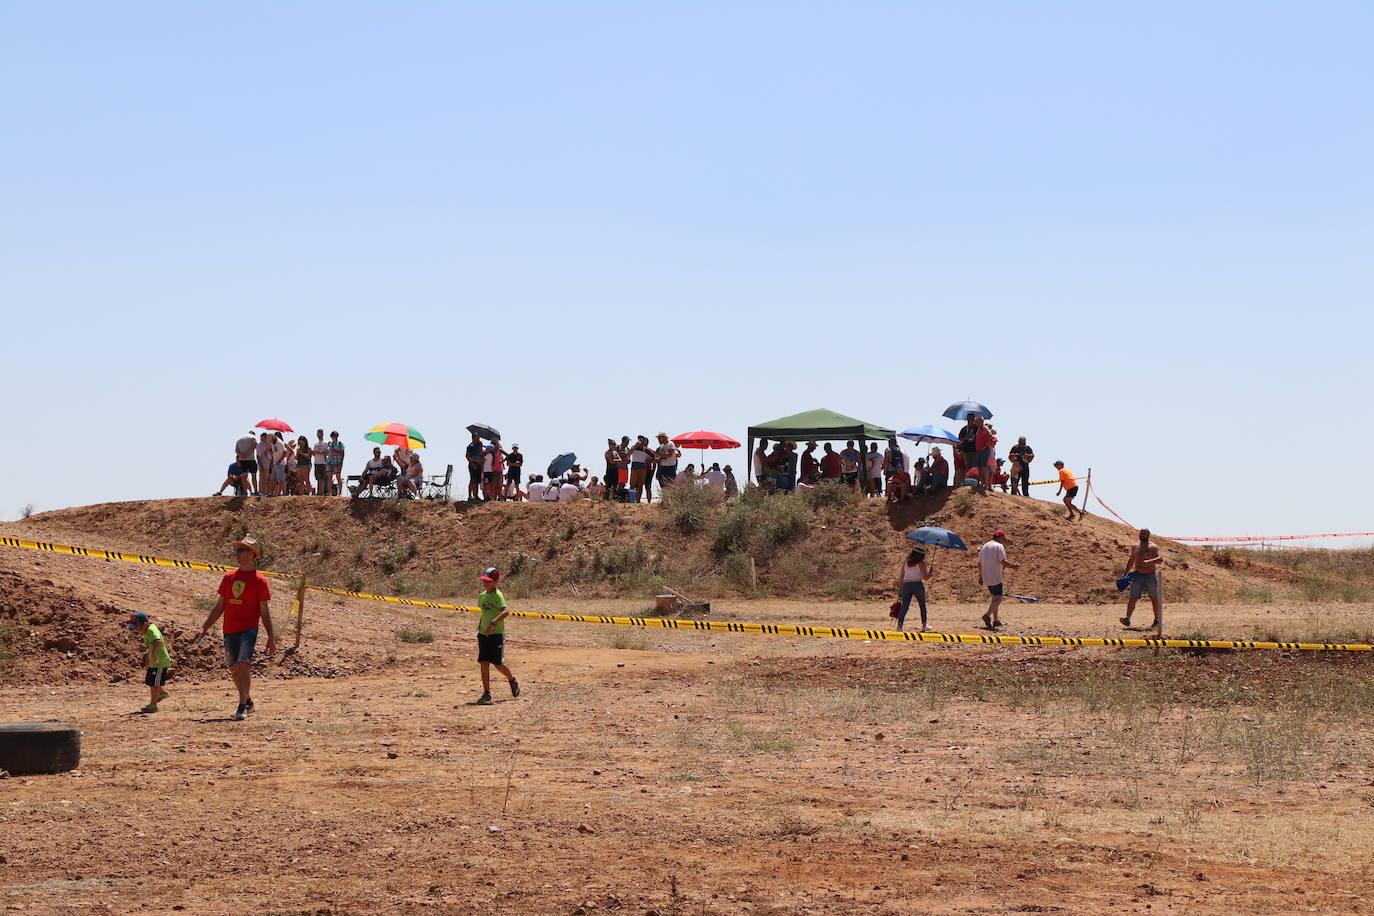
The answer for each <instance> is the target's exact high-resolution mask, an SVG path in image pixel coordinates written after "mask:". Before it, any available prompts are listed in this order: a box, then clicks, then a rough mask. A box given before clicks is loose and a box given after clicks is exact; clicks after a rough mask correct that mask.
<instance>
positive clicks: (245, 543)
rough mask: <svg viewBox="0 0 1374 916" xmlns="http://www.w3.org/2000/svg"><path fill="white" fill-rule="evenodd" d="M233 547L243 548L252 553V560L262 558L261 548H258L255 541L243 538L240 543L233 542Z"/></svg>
mask: <svg viewBox="0 0 1374 916" xmlns="http://www.w3.org/2000/svg"><path fill="white" fill-rule="evenodd" d="M234 546H235V547H244V548H247V549H248V550H251V551H253V559H255V560H258V559H261V558H262V547H260V546H259V545H258V542H257V541H255V540H254V539H253V538H244V539H243V540H241V541H235V542H234Z"/></svg>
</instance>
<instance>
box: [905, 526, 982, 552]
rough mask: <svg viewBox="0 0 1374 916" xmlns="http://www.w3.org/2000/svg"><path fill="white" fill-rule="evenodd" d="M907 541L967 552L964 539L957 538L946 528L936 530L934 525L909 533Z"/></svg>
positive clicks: (957, 536)
mask: <svg viewBox="0 0 1374 916" xmlns="http://www.w3.org/2000/svg"><path fill="white" fill-rule="evenodd" d="M906 539H907V540H908V541H915V542H916V543H918V544H928V545H930V546H931V547H947V548H949V549H950V550H968V545H967V544H965V543H964V539H963V538H961V537H959V535H957V534H955V533H954V532H953V531H950V530H949V529H948V528H936V527H935V526H934V525H927V526H926V527H924V528H917V529H916V530H915V531H912V532H909V533H908V534H907V536H906Z"/></svg>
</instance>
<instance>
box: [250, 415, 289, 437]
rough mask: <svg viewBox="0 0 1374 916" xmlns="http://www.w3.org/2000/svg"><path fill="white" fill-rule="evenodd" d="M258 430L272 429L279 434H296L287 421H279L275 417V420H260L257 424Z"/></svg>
mask: <svg viewBox="0 0 1374 916" xmlns="http://www.w3.org/2000/svg"><path fill="white" fill-rule="evenodd" d="M257 428H258V429H271V430H275V431H276V432H279V433H294V432H295V430H294V429H292V428H291V426H290V424H288V423H287V422H286V421H285V420H278V419H277V418H276V417H273V418H272V419H270V420H259V421H258V423H257Z"/></svg>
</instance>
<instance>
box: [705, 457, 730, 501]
mask: <svg viewBox="0 0 1374 916" xmlns="http://www.w3.org/2000/svg"><path fill="white" fill-rule="evenodd" d="M701 479H702V480H703V481H705V483H706V486H708V487H710V488H711V489H713V490H715V491H716V492H717V493H719V494H720V495H721V497H722V498H723V497H724V496H725V472H724V471H722V470H721V469H720V464H719V463H716V464H713V465H711V469H710V470H709V471H707V472H706V473H705V474H702V475H701Z"/></svg>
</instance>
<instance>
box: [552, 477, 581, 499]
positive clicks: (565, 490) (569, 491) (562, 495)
mask: <svg viewBox="0 0 1374 916" xmlns="http://www.w3.org/2000/svg"><path fill="white" fill-rule="evenodd" d="M584 495H585V494H584V493H583V492H582V486H581V484H580V483H578V482H577V478H575V477H564V478H563V482H562V483H561V484H559V485H558V501H559V502H560V503H570V502H575V501H577V500H579V499H581V498H582V497H583V496H584Z"/></svg>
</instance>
